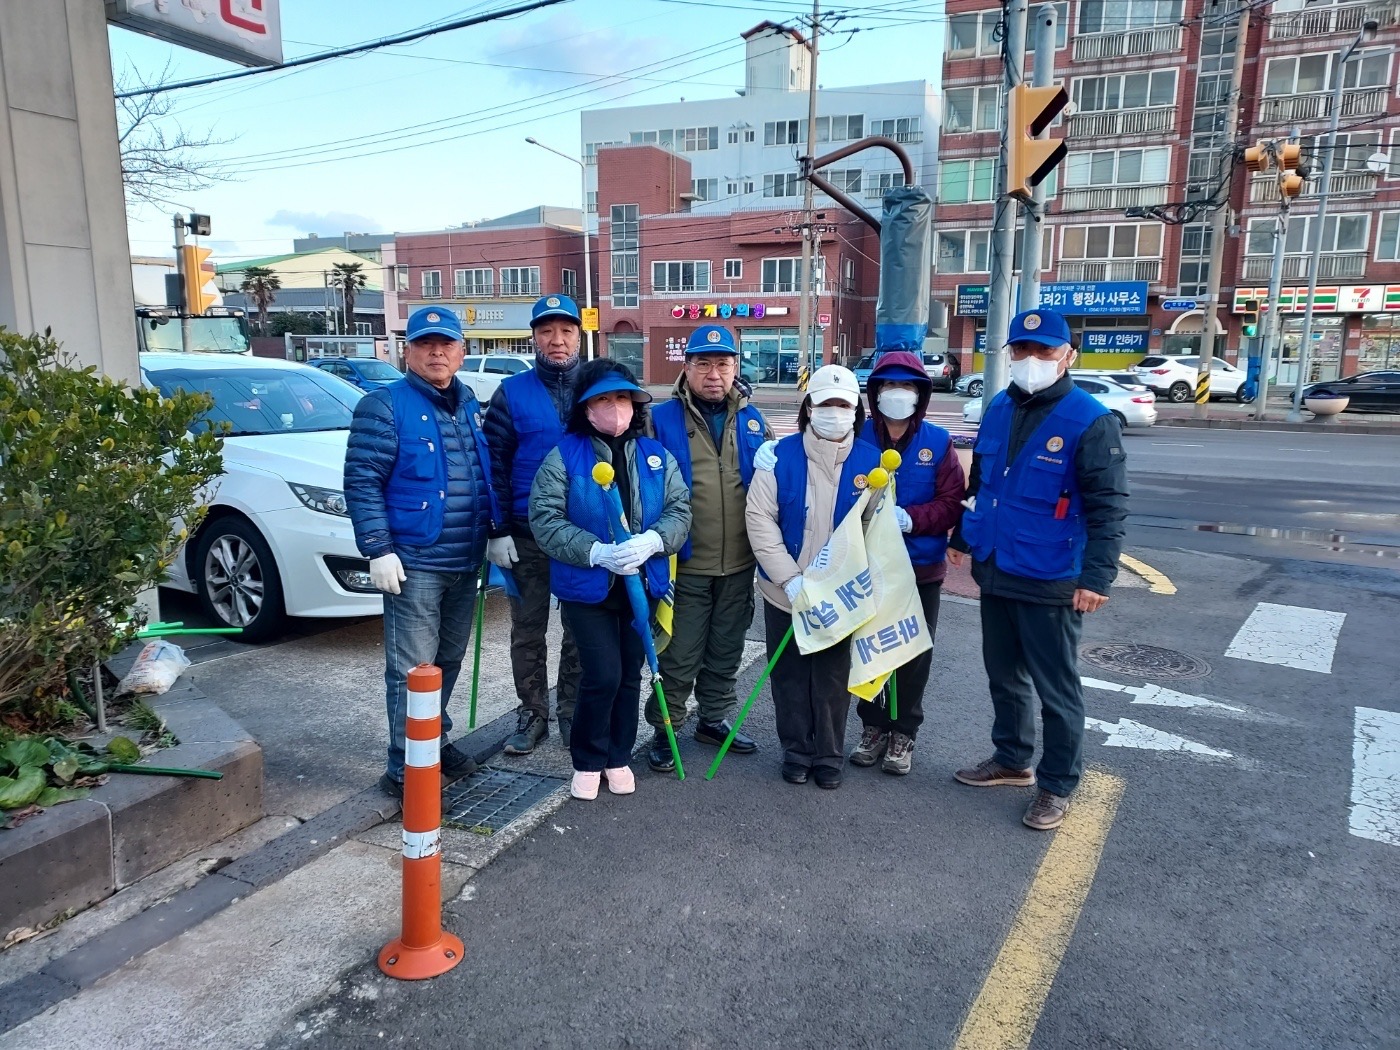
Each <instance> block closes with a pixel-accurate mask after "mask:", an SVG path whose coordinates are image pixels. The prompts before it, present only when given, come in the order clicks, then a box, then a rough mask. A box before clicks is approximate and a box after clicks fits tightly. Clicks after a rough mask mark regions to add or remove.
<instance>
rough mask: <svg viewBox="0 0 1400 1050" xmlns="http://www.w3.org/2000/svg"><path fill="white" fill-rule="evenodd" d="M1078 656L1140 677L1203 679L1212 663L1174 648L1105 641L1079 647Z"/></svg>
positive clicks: (1110, 669) (1095, 664) (1118, 672)
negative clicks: (1099, 643)
mask: <svg viewBox="0 0 1400 1050" xmlns="http://www.w3.org/2000/svg"><path fill="white" fill-rule="evenodd" d="M1079 658H1080V659H1081V660H1083V661H1084V662H1085V663H1087V664H1093V665H1094V666H1095V667H1098V668H1102V669H1103V670H1105V671H1114V672H1116V673H1117V674H1122V675H1130V676H1131V675H1136V676H1137V677H1139V678H1204V677H1205V676H1206V675H1208V674H1210V664H1208V663H1206V662H1205V661H1204V660H1198V659H1196V657H1194V656H1191V655H1189V654H1187V653H1179V652H1177V651H1176V650H1175V649H1163V648H1162V647H1161V646H1157V645H1138V644H1136V643H1134V642H1105V643H1103V644H1101V645H1086V646H1083V647H1081V648H1080V650H1079Z"/></svg>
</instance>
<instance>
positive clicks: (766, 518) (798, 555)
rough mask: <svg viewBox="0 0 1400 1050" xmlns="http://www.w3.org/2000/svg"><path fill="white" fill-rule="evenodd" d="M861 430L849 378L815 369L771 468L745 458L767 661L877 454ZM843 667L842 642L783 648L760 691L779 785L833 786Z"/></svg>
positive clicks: (839, 747) (842, 728) (847, 659)
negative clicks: (768, 701)
mask: <svg viewBox="0 0 1400 1050" xmlns="http://www.w3.org/2000/svg"><path fill="white" fill-rule="evenodd" d="M863 422H864V411H863V409H862V407H861V403H860V387H859V386H858V385H857V383H856V377H855V375H854V374H853V373H852V372H851V371H850V369H847V368H842V367H841V366H840V365H824V366H822V367H821V368H819V369H817V371H816V372H814V373H813V374H812V380H811V382H810V383H809V384H808V387H807V396H806V398H805V399H804V400H803V402H802V405H801V407H800V408H799V409H798V412H797V428H798V432H797V433H796V434H793V435H791V436H790V437H786V438H783V440H781V441H779V442H778V443H777V446H776V448H774V449H773V450H772V461H771V462H770V461H769V459H768V457H763V458H760V457H757V456H756V457H755V459H754V466H755V468H756V469H755V472H754V476H753V482H752V484H751V485H750V486H749V501H748V507H747V509H746V511H745V521H746V523H747V525H748V530H749V543H750V544H751V545H752V547H753V553H754V557H755V558H757V559H758V568H759V580H758V588H759V593H760V594H762V595H763V622H764V629H765V632H766V634H767V640H768V658H769V659H770V660H771V659H773V654H774V653H775V652H777V649H778V645H779V643H780V642H781V641H782V638H783V636H784V635H785V634H786V633H787V630H788V628H789V627H790V626H791V624H792V603H793V602H794V601H796V600H798V596H799V595H800V594H801V593H802V582H803V581H802V572H803V570H804V569H805V568H806V567H807V566H808V565H810V564H811V563H812V561H813V559H815V558H816V556H817V554H818V553H819V552H820V551H821V549H822V548H823V547H824V546H825V545H826V542H827V540H828V539H830V538H831V534H832V532H833V531H834V530H835V528H836V526H837V524H839V523H840V522H841V520H842V519H843V518H844V517H845V515H846V513H847V512H848V511H849V510H850V509H851V508H852V507H853V506H854V505H855V503H856V501H857V500H858V499H859V498H860V494H861V492H862V491H864V489H865V487H866V480H865V479H866V474H867V473H868V472H869V471H870V470H872V469H873V468H874V467H876V466H878V465H879V462H880V450H879V449H878V448H876V447H875V446H874V445H871V444H869V443H867V442H865V441H861V440H860V439H858V438H857V437H856V435H857V433H859V431H860V427H861V424H862V423H863ZM850 667H851V655H850V646H849V645H847V644H845V643H844V642H838V643H837V644H835V645H833V646H831V647H830V648H828V649H823V650H820V651H818V652H815V653H809V654H807V655H805V656H804V655H803V654H802V653H801V652H800V651H799V650H798V648H797V646H796V645H795V644H793V643H791V642H790V643H789V644H788V646H787V647H786V648H785V649H784V650H783V653H782V656H781V657H780V658H779V659H778V662H777V664H776V665H775V666H774V668H773V674H772V676H771V677H770V679H769V688H770V689H771V691H772V693H773V706H774V709H775V712H776V715H777V722H778V739H779V741H780V742H781V743H782V746H783V767H782V775H783V779H784V780H786V781H787V782H788V783H790V784H805V783H807V779H808V777H809V776H810V777H811V778H812V779H814V780H816V782H817V786H818V787H823V788H837V787H840V786H841V771H842V768H843V766H844V765H845V760H846V756H845V745H846V716H847V714H848V713H849V711H850V700H851V695H850V692H849V691H848V690H847V688H846V679H847V676H848V675H849V674H850Z"/></svg>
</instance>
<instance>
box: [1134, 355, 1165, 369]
mask: <svg viewBox="0 0 1400 1050" xmlns="http://www.w3.org/2000/svg"><path fill="white" fill-rule="evenodd" d="M1166 363H1167V359H1166V358H1165V357H1144V358H1143V359H1142V360H1141V361H1139V362H1138V363H1137V367H1138V368H1156V367H1157V366H1158V365H1164V364H1166Z"/></svg>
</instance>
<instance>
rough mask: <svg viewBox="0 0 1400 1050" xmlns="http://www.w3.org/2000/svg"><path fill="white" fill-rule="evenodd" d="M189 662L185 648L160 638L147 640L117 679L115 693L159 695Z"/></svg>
mask: <svg viewBox="0 0 1400 1050" xmlns="http://www.w3.org/2000/svg"><path fill="white" fill-rule="evenodd" d="M189 665H190V660H189V657H187V656H186V655H185V650H183V649H181V648H180V647H179V646H178V645H176V644H175V643H174V642H167V641H164V640H162V639H156V640H155V641H151V642H147V643H146V646H145V648H143V649H142V650H141V654H140V655H139V656H137V657H136V662H135V663H134V664H132V665H131V670H130V671H128V672H127V673H126V677H125V678H123V679H122V680H121V681H120V682H119V683H117V695H118V696H124V695H126V694H127V693H135V694H137V695H142V694H145V695H149V696H159V695H160V694H161V693H163V692H165V691H166V690H168V689H169V688H170V687H171V686H172V685H174V684H175V679H177V678H179V677H180V672H181V671H183V670H184V669H185V668H186V667H188V666H189Z"/></svg>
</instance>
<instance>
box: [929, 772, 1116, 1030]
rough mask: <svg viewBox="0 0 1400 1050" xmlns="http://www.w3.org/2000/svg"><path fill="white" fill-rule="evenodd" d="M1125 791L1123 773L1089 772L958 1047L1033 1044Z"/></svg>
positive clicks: (983, 983) (977, 1001) (964, 1024)
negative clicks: (1037, 1024)
mask: <svg viewBox="0 0 1400 1050" xmlns="http://www.w3.org/2000/svg"><path fill="white" fill-rule="evenodd" d="M1122 797H1123V781H1122V780H1121V779H1120V778H1118V777H1115V776H1113V775H1112V774H1110V773H1103V772H1099V771H1096V770H1090V771H1089V772H1087V773H1085V774H1084V779H1083V780H1082V781H1080V784H1079V790H1078V792H1077V793H1076V794H1075V796H1074V805H1073V806H1071V807H1070V811H1069V814H1068V815H1067V816H1066V817H1065V822H1064V823H1063V824H1062V825H1060V829H1059V830H1058V831H1056V832H1055V833H1054V834H1055V839H1054V841H1053V842H1051V843H1050V848H1049V850H1047V851H1046V853H1045V859H1044V860H1042V861H1041V862H1040V870H1039V871H1037V872H1036V876H1035V879H1034V880H1033V881H1032V882H1031V888H1030V890H1029V891H1027V893H1026V899H1025V901H1024V902H1023V903H1022V905H1021V910H1020V911H1019V912H1017V913H1016V919H1015V921H1014V922H1012V924H1011V929H1010V931H1008V932H1007V934H1006V940H1005V942H1003V944H1002V946H1001V951H1000V952H998V953H997V958H996V962H995V963H993V964H992V969H991V972H990V973H989V974H987V979H986V980H985V981H983V982H982V990H981V991H980V992H979V993H978V994H977V999H976V1001H975V1002H973V1004H972V1009H971V1010H969V1011H968V1014H967V1019H966V1020H965V1021H963V1026H962V1030H961V1031H960V1032H959V1033H958V1041H957V1042H956V1043H955V1044H954V1050H1026V1048H1027V1047H1028V1046H1030V1042H1031V1036H1032V1035H1034V1034H1035V1026H1036V1022H1037V1021H1039V1020H1040V1011H1041V1010H1042V1009H1044V1007H1045V1000H1046V998H1047V997H1048V996H1049V995H1050V986H1051V985H1052V984H1053V983H1054V981H1055V973H1056V971H1057V970H1059V968H1060V962H1061V961H1062V960H1063V959H1064V957H1065V951H1066V950H1067V949H1068V948H1069V942H1070V937H1071V936H1072V935H1073V934H1074V926H1075V923H1077V922H1078V921H1079V912H1080V910H1081V909H1082V908H1083V907H1084V900H1085V898H1086V897H1087V896H1088V895H1089V887H1090V886H1091V885H1093V882H1094V873H1095V872H1096V871H1097V870H1098V866H1099V856H1100V854H1101V853H1102V852H1103V844H1104V841H1105V840H1106V839H1107V838H1108V831H1109V828H1111V827H1112V826H1113V817H1114V814H1115V813H1116V812H1117V810H1118V802H1119V800H1120V799H1121V798H1122Z"/></svg>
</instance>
